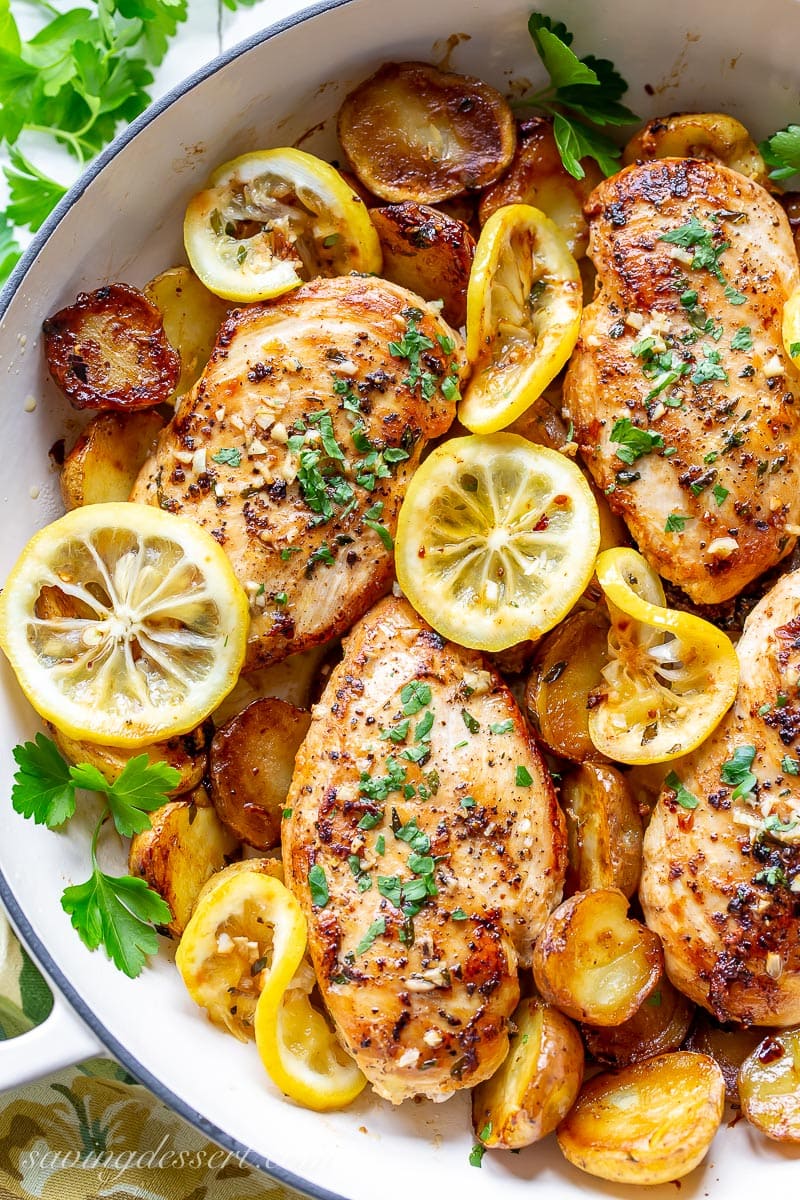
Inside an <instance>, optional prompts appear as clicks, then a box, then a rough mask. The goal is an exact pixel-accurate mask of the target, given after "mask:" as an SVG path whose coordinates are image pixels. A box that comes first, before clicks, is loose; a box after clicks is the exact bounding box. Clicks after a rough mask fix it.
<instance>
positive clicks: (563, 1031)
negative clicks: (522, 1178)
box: [472, 996, 583, 1150]
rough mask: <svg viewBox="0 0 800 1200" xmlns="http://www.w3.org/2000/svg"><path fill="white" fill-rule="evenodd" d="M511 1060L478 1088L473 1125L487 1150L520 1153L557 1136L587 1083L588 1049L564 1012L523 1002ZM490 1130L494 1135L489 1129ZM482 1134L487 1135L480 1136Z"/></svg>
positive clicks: (474, 1095) (533, 999)
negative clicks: (585, 1053) (557, 1129)
mask: <svg viewBox="0 0 800 1200" xmlns="http://www.w3.org/2000/svg"><path fill="white" fill-rule="evenodd" d="M511 1019H512V1022H513V1024H514V1025H515V1026H516V1033H513V1034H512V1035H511V1039H510V1049H509V1051H508V1057H507V1058H506V1059H505V1061H504V1062H503V1065H502V1066H501V1067H500V1069H499V1070H498V1071H495V1073H494V1075H492V1077H491V1078H490V1079H487V1080H485V1081H484V1082H483V1083H480V1084H478V1086H477V1087H476V1088H475V1089H474V1090H473V1093H472V1127H473V1129H474V1130H475V1136H476V1137H480V1138H481V1141H482V1142H483V1144H484V1145H485V1146H490V1147H491V1146H497V1147H500V1148H501V1149H505V1150H517V1149H519V1148H520V1147H522V1146H530V1145H531V1143H532V1142H538V1141H539V1140H540V1138H543V1137H546V1136H547V1134H548V1133H552V1131H553V1130H554V1129H555V1127H556V1125H558V1123H559V1121H561V1120H563V1118H564V1117H565V1116H566V1115H567V1113H568V1112H569V1110H570V1109H571V1108H572V1105H573V1104H574V1103H575V1099H576V1097H577V1095H578V1092H579V1091H580V1087H581V1083H582V1082H583V1045H582V1044H581V1039H580V1036H579V1034H578V1031H577V1029H576V1028H575V1026H574V1025H573V1024H572V1022H571V1021H569V1020H568V1019H567V1018H566V1017H565V1016H564V1015H563V1013H560V1012H559V1011H558V1009H557V1008H553V1006H552V1005H551V1004H546V1003H545V1002H544V1001H543V1000H542V999H541V998H540V997H538V996H531V997H527V998H526V999H524V1000H521V1001H520V1004H519V1007H518V1008H517V1010H516V1012H515V1013H514V1016H513V1017H512V1018H511ZM487 1128H490V1129H491V1132H490V1133H484V1131H485V1130H486V1129H487ZM482 1134H483V1136H481V1135H482Z"/></svg>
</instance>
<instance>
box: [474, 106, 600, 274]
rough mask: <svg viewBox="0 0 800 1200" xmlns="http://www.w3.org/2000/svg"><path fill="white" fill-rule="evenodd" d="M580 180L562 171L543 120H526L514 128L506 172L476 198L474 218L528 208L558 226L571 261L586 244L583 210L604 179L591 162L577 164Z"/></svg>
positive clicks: (550, 130)
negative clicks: (504, 208) (503, 209)
mask: <svg viewBox="0 0 800 1200" xmlns="http://www.w3.org/2000/svg"><path fill="white" fill-rule="evenodd" d="M581 166H582V167H583V169H584V171H585V175H584V177H583V179H575V178H574V177H573V176H572V175H570V173H569V171H567V170H566V168H565V167H564V164H563V163H562V161H561V155H560V154H559V152H558V146H557V145H556V140H555V138H554V137H553V123H552V121H550V120H549V119H548V118H547V117H531V118H530V119H529V120H527V121H523V122H522V123H521V124H520V126H519V129H518V142H517V152H516V154H515V155H514V161H513V162H512V163H511V166H510V168H509V170H508V172H507V173H506V174H505V175H504V176H503V178H502V179H501V180H500V182H499V183H496V184H495V185H494V187H492V188H489V190H488V191H486V192H485V193H484V194H483V196H482V197H481V203H480V208H479V209H478V216H479V218H480V222H481V225H485V224H486V222H487V221H488V220H489V217H490V216H491V215H492V213H493V212H496V211H497V209H498V208H501V207H502V206H503V205H504V204H532V205H533V207H534V208H538V209H540V210H541V211H542V212H543V213H545V214H546V215H547V216H548V217H550V219H551V221H554V222H555V224H556V225H557V226H558V227H559V229H560V230H561V232H562V233H563V234H564V237H565V238H566V239H567V245H568V246H569V248H570V251H571V252H572V254H573V255H574V257H575V258H582V257H583V255H584V254H585V253H586V247H587V246H588V244H589V223H588V221H587V220H586V217H585V216H584V215H583V206H584V204H585V203H586V201H587V200H588V199H589V195H590V194H591V192H592V191H594V189H595V188H596V187H597V185H598V183H600V182H601V180H602V179H603V172H602V171H601V170H600V168H599V167H598V165H597V163H596V162H595V161H594V159H593V158H584V159H582V160H581Z"/></svg>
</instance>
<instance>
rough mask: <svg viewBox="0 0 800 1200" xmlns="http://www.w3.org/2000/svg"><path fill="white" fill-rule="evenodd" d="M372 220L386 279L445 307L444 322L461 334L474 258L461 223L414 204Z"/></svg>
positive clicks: (374, 214) (377, 213) (376, 212)
mask: <svg viewBox="0 0 800 1200" xmlns="http://www.w3.org/2000/svg"><path fill="white" fill-rule="evenodd" d="M370 217H371V218H372V224H373V225H374V226H375V228H376V229H377V231H378V237H379V238H380V243H381V251H382V252H383V277H384V279H389V280H391V281H392V283H399V284H400V286H401V287H404V288H408V290H409V291H411V292H416V293H417V295H418V296H422V298H423V300H442V301H444V303H443V306H442V316H443V317H444V319H445V320H446V321H448V322H449V324H451V325H452V326H453V327H454V328H455V329H460V328H461V326H462V325H463V324H464V322H465V321H466V319H467V284H468V283H469V272H470V268H471V267H472V259H473V255H474V254H475V240H474V238H473V237H472V234H471V233H470V231H469V229H468V228H467V226H466V225H465V224H464V222H463V221H457V220H455V219H454V218H453V217H448V216H446V215H445V214H444V213H443V212H439V211H438V209H435V208H431V207H430V206H429V205H427V204H415V203H414V202H413V201H412V200H404V201H403V203H402V204H389V205H387V206H386V207H385V208H373V209H372V210H371V212H370Z"/></svg>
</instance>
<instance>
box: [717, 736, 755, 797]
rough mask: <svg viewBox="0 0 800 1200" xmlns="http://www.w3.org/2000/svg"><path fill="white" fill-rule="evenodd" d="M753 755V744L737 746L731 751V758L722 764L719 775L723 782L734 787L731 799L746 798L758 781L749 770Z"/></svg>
mask: <svg viewBox="0 0 800 1200" xmlns="http://www.w3.org/2000/svg"><path fill="white" fill-rule="evenodd" d="M755 756H756V748H755V746H737V747H736V749H735V750H734V752H733V758H730V759H728V761H727V762H725V763H723V764H722V767H721V769H720V776H721V778H722V782H723V783H727V784H728V786H729V787H732V788H733V789H734V790H733V793H732V795H731V799H732V800H746V799H748V798H749V796H750V794H751V792H752V791H753V788H754V787H755V786H756V784H757V783H758V779H757V778H756V776H755V775H754V774H753V772H752V771H751V770H750V768H751V767H752V765H753V759H754V758H755Z"/></svg>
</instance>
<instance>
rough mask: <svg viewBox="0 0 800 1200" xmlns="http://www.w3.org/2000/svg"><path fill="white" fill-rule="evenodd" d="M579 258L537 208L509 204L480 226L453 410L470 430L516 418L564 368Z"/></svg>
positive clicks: (578, 296) (578, 295)
mask: <svg viewBox="0 0 800 1200" xmlns="http://www.w3.org/2000/svg"><path fill="white" fill-rule="evenodd" d="M582 297H583V288H582V284H581V277H580V272H579V271H578V264H577V263H576V262H575V259H574V258H573V257H572V255H571V254H570V252H569V247H568V246H567V242H566V239H565V237H564V234H563V233H562V232H561V230H560V229H559V228H558V226H557V225H555V224H554V222H553V221H551V220H550V218H549V217H546V216H545V215H544V213H543V212H540V211H539V209H538V208H533V207H531V205H529V204H508V205H506V206H505V207H503V208H499V209H498V210H497V212H495V213H493V214H492V216H491V217H489V220H488V221H487V222H486V224H485V225H484V227H483V230H482V231H481V236H480V239H479V241H478V245H477V248H476V250H475V258H474V260H473V264H472V271H471V273H470V277H469V286H468V289H467V357H468V359H469V361H470V364H471V366H472V377H471V379H470V381H469V383H468V385H467V388H466V390H465V391H464V396H463V399H462V401H461V405H460V407H459V412H458V416H459V419H460V421H461V422H462V424H463V425H466V427H467V429H471V430H472V431H473V432H474V433H494V432H495V431H496V430H498V429H504V428H505V427H506V425H510V424H511V422H512V421H514V420H516V418H517V417H518V416H520V414H521V413H523V412H524V411H525V409H526V408H528V407H529V406H530V405H531V404H533V402H534V400H536V399H538V397H539V396H541V394H542V392H543V391H544V389H545V388H546V387H547V385H548V384H549V383H551V382H552V380H553V379H554V378H555V377H556V375H557V374H558V372H559V371H560V370H561V368H562V367H563V366H564V364H565V362H566V361H567V359H568V358H569V356H570V354H571V353H572V350H573V348H574V346H575V342H576V341H577V339H578V331H579V329H580V323H581V309H582V305H583V299H582Z"/></svg>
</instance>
